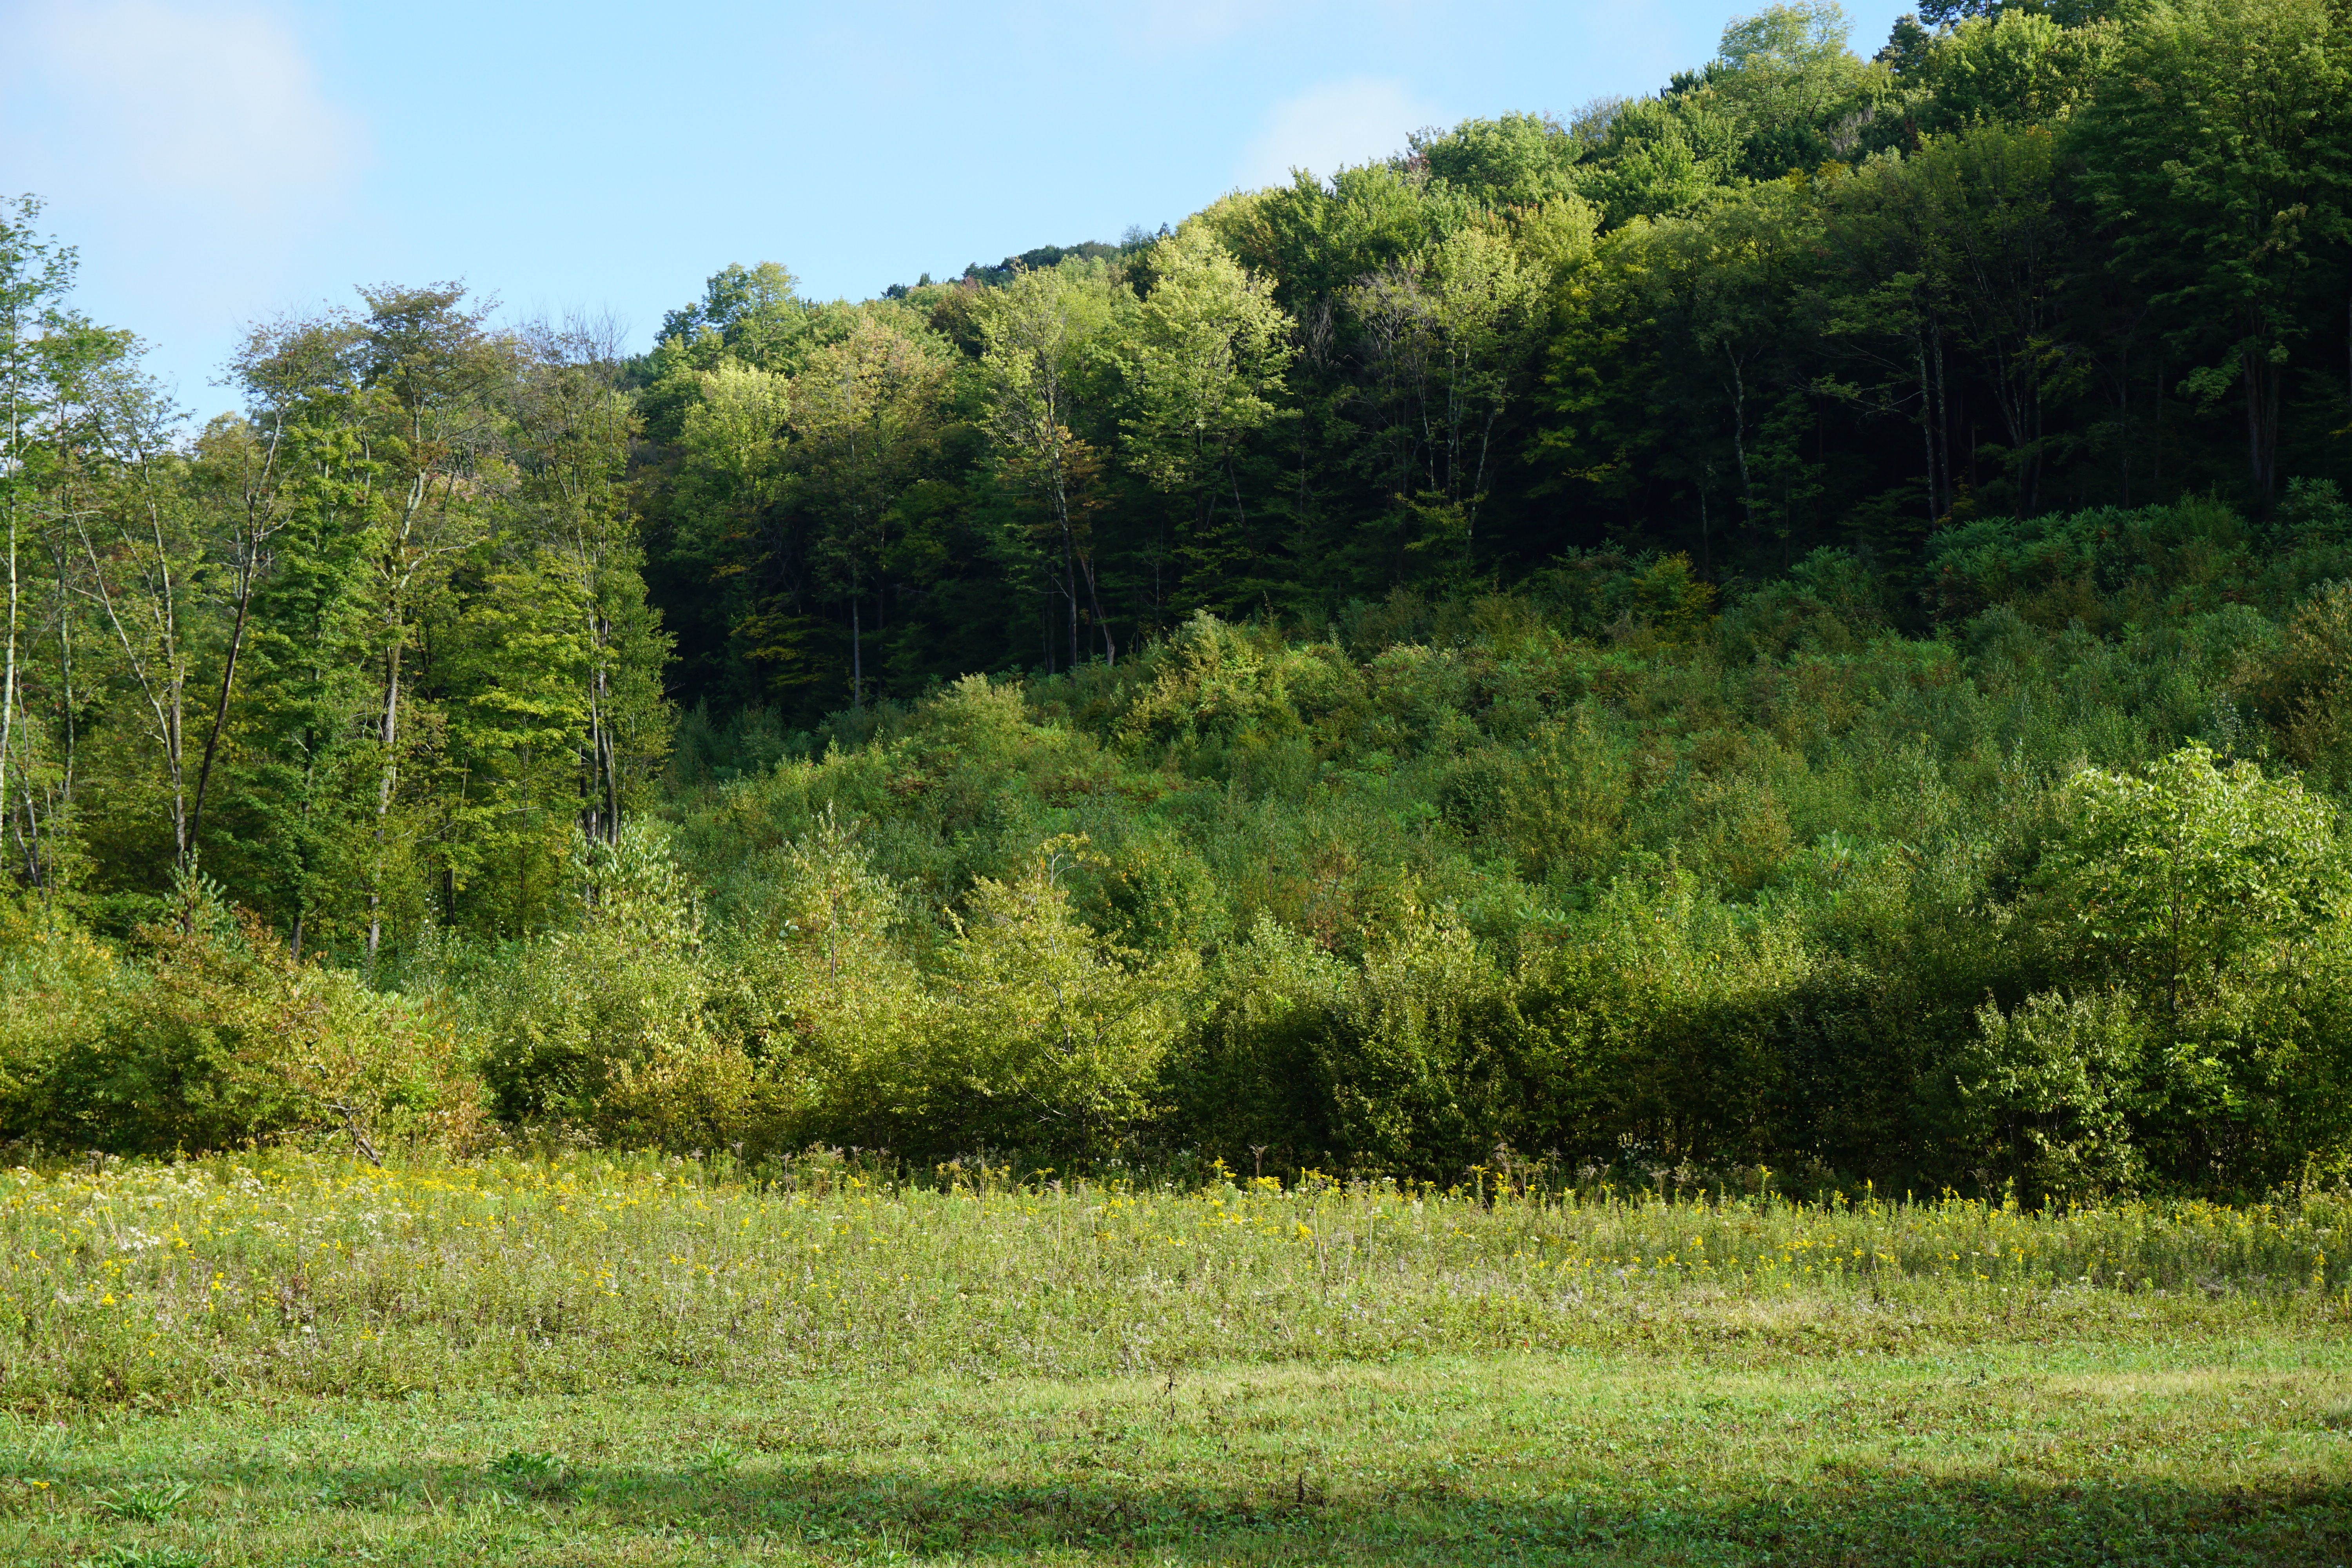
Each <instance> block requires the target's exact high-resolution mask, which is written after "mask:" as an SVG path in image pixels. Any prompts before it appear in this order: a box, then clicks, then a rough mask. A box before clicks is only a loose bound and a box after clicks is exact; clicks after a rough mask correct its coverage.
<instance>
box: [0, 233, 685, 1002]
mask: <svg viewBox="0 0 2352 1568" xmlns="http://www.w3.org/2000/svg"><path fill="white" fill-rule="evenodd" d="M37 217H38V207H37V204H35V203H34V202H32V201H31V200H30V199H29V198H27V199H26V200H23V201H20V202H18V203H16V204H15V205H13V206H12V207H10V208H8V209H5V211H0V414H5V424H0V441H5V450H0V513H5V516H0V526H5V531H6V540H5V543H6V549H7V574H8V580H7V606H6V609H7V626H6V637H5V676H0V694H5V700H0V822H5V846H6V851H7V855H6V860H7V868H8V873H9V877H10V881H11V884H12V886H13V888H15V889H19V890H21V891H22V892H23V893H24V894H26V896H28V897H30V898H31V899H33V900H35V901H37V903H39V904H41V905H42V907H43V908H44V909H45V910H48V911H50V912H51V913H56V912H58V911H70V912H72V913H74V914H75V915H78V916H79V917H80V918H82V919H85V920H88V921H92V922H94V923H95V924H96V925H97V926H98V927H99V928H100V929H104V930H111V931H117V932H121V931H127V930H128V929H129V928H130V927H131V926H132V925H134V924H136V923H137V922H138V921H141V920H142V919H145V918H149V917H151V916H152V914H153V913H154V912H155V910H157V909H158V908H160V907H161V903H162V900H163V897H164V895H165V893H166V892H167V890H168V889H170V888H171V887H172V886H173V880H174V878H175V877H176V878H180V879H185V878H188V877H194V876H202V877H205V878H207V879H213V880H215V881H217V882H218V883H220V884H221V885H222V886H224V887H226V888H228V889H232V890H233V893H234V897H235V899H236V901H237V902H238V903H239V904H241V905H243V906H245V907H247V908H249V909H251V910H254V911H255V912H256V913H257V914H258V915H259V916H261V917H262V918H263V919H264V920H265V921H268V923H269V925H270V926H271V927H273V928H274V929H276V930H278V931H281V932H283V933H285V934H286V936H287V939H288V941H289V944H290V946H291V949H292V951H293V952H295V953H297V954H298V955H299V953H300V952H304V951H305V950H306V949H307V950H311V951H318V950H320V949H324V950H329V951H331V952H336V953H338V954H340V955H341V956H342V957H343V958H345V959H346V960H347V961H350V962H353V963H360V964H362V965H363V966H366V967H370V968H373V965H374V963H375V962H376V959H377V957H378V952H379V949H380V948H381V947H382V945H383V942H384V941H385V939H386V935H387V933H398V934H399V935H401V936H402V937H404V938H407V937H413V936H414V935H415V933H416V932H417V931H421V930H423V929H425V928H426V927H427V926H433V927H446V928H454V929H459V930H465V931H477V932H480V933H484V934H503V935H509V936H512V935H520V934H521V933H523V932H525V931H532V930H535V929H538V928H539V927H541V926H542V925H544V924H545V923H547V921H549V920H551V919H552V918H555V916H556V914H557V912H558V910H560V908H561V906H562V900H563V897H564V889H563V885H562V884H563V881H564V877H565V870H564V868H565V866H566V864H567V863H568V861H569V859H570V858H571V855H572V838H573V836H574V835H575V833H577V834H584V835H585V836H586V837H587V838H588V839H590V840H591V841H600V842H601V841H607V840H609V839H610V838H611V837H613V835H614V833H615V832H616V831H617V826H618V824H619V822H620V820H621V816H622V814H623V813H624V812H625V810H628V809H631V808H633V807H634V806H635V805H640V804H642V803H643V801H644V800H645V798H646V791H647V789H648V787H649V785H650V784H651V782H652V779H653V777H654V774H655V772H656V770H657V769H658V767H659V765H660V763H661V762H662V759H663V758H664V757H665V756H666V755H667V745H668V736H669V731H670V723H671V720H670V707H669V703H668V700H667V695H666V693H665V691H664V689H663V679H664V675H663V671H664V668H665V666H666V664H667V659H668V657H669V640H668V637H667V634H665V633H664V632H663V631H662V630H661V629H660V626H659V618H658V616H657V614H656V612H655V611H654V610H653V609H652V607H651V606H650V605H648V604H647V603H646V595H645V586H644V579H643V576H642V574H641V568H642V563H643V561H644V549H643V545H642V542H641V539H640V530H639V524H638V520H637V518H636V515H635V512H634V511H633V510H631V508H630V506H629V504H628V500H627V492H626V478H627V465H628V459H629V453H630V447H631V443H632V441H633V440H634V439H635V436H636V432H637V429H638V425H639V416H638V413H637V410H636V405H635V401H634V399H633V398H632V397H631V395H629V394H628V393H627V392H626V391H625V390H624V389H623V387H622V386H621V384H620V376H621V367H620V363H619V361H618V358H617V355H616V354H615V353H614V348H613V345H612V344H611V343H610V342H606V341H603V340H601V339H600V338H599V336H598V329H596V328H595V327H594V326H593V323H576V322H575V323H572V324H570V325H548V324H541V325H538V326H533V327H530V328H527V329H524V330H522V331H494V330H493V329H492V328H491V326H490V325H489V322H488V310H486V309H484V308H483V307H481V306H480V305H478V304H476V303H472V302H469V301H468V300H467V298H466V296H465V292H464V290H463V289H460V288H458V287H457V286H456V285H454V284H452V285H444V286H436V287H431V288H423V289H404V288H391V287H387V288H383V289H363V290H362V294H361V308H360V309H358V310H350V311H344V310H329V311H324V312H321V313H320V314H318V315H315V316H312V317H309V318H300V319H288V320H283V321H270V322H267V323H264V324H261V325H258V326H257V327H255V328H254V329H253V330H252V331H251V333H250V335H249V336H248V337H247V341H246V342H245V343H244V345H243V347H242V349H241V350H240V352H239V353H238V354H237V356H236V359H235V361H234V362H233V363H231V364H230V365H229V366H228V367H227V374H228V377H229V379H230V381H231V383H232V384H233V385H234V386H235V387H236V390H237V391H238V392H239V393H240V394H242V395H243V397H244V400H245V402H246V407H245V409H244V411H243V412H241V413H236V414H230V415H224V416H221V417H218V418H216V419H214V420H212V421H210V422H209V423H207V424H205V426H203V427H202V428H201V429H197V430H193V431H192V430H190V429H189V428H188V426H187V422H186V419H185V416H184V411H183V410H181V409H179V408H176V407H174V406H173V405H172V404H171V402H170V401H169V400H168V399H167V398H166V397H165V396H164V395H163V394H162V393H161V392H160V391H159V390H158V389H157V387H156V386H155V385H154V384H153V383H152V379H151V378H149V377H148V376H147V375H146V374H144V373H143V372H142V369H141V366H140V353H141V351H140V345H139V343H138V342H137V340H136V339H135V338H133V337H132V336H131V334H130V333H128V332H124V331H117V330H113V329H109V328H103V327H99V326H96V325H94V324H92V323H91V322H89V321H87V320H86V319H84V318H82V317H81V316H79V315H78V314H76V313H74V312H73V311H71V310H69V309H68V305H67V298H66V297H67V294H68V289H69V288H70V285H71V280H72V270H73V263H74V258H73V254H72V253H71V252H70V251H69V250H65V249H61V248H59V247H56V246H55V245H54V244H53V243H52V242H49V241H47V240H46V239H45V238H43V237H41V236H40V235H39V233H38V231H37Z"/></svg>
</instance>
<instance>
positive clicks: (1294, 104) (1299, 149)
mask: <svg viewBox="0 0 2352 1568" xmlns="http://www.w3.org/2000/svg"><path fill="white" fill-rule="evenodd" d="M1443 121H1444V111H1443V110H1440V109H1439V108H1438V107H1437V106H1436V105H1434V104H1433V103H1431V102H1430V101H1429V100H1426V99H1423V98H1419V97H1416V96H1415V95H1414V93H1413V91H1412V89H1411V88H1410V87H1408V86H1406V84H1405V83H1403V82H1402V81H1400V80H1396V79H1392V78H1385V77H1354V78H1350V79H1348V80H1345V81H1333V82H1325V83H1323V84H1322V85H1320V86H1318V87H1311V88H1308V89H1307V90H1306V91H1305V92H1302V93H1299V94H1297V95H1296V96H1295V97H1291V98H1286V99H1285V100H1282V101H1281V102H1280V103H1277V104H1276V105H1275V106H1274V108H1273V109H1272V110H1268V111H1267V113H1266V116H1265V120H1264V121H1262V122H1261V124H1260V127H1259V130H1258V133H1257V135H1256V137H1255V139H1254V140H1252V141H1251V142H1250V144H1249V146H1248V147H1247V149H1245V150H1244V153H1242V157H1241V161H1240V163H1238V164H1237V165H1236V166H1235V169H1234V176H1235V178H1236V179H1237V180H1239V181H1240V183H1241V184H1243V185H1244V186H1250V187H1255V186H1259V185H1271V184H1280V183H1283V182H1285V181H1286V180H1288V179H1289V178H1290V171H1291V170H1293V169H1311V170H1313V171H1314V172H1315V173H1316V174H1319V175H1323V176H1325V177H1327V178H1328V176H1329V175H1331V174H1334V173H1336V172H1337V171H1338V170H1339V168H1340V167H1342V166H1343V165H1346V164H1350V163H1369V162H1370V161H1372V160H1373V159H1376V158H1385V157H1387V156H1388V155H1389V154H1390V153H1400V152H1402V151H1403V150H1404V143H1405V138H1406V137H1407V136H1409V135H1411V134H1412V132H1415V131H1418V130H1420V129H1421V128H1422V127H1423V126H1425V125H1436V124H1440V123H1442V122H1443Z"/></svg>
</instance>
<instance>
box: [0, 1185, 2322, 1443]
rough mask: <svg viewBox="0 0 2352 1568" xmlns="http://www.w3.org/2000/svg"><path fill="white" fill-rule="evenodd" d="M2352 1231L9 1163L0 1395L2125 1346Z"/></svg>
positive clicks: (2170, 1213) (2089, 1219)
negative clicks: (1448, 1357) (2108, 1342)
mask: <svg viewBox="0 0 2352 1568" xmlns="http://www.w3.org/2000/svg"><path fill="white" fill-rule="evenodd" d="M1498 1188H1499V1190H1498ZM2347 1218H2352V1204H2347V1202H2346V1201H2345V1200H2344V1199H2342V1198H2340V1197H2332V1196H2331V1197H2313V1198H2309V1199H2305V1200H2298V1201H2294V1202H2289V1203H2284V1204H2273V1205H2258V1206H2252V1207H2242V1208H2231V1207H2224V1206H2218V1205H2210V1204H2204V1203H2133V1204H2124V1205H2115V1206H2108V1207H2075V1208H2069V1209H2063V1210H2059V1209H2049V1210H2043V1211H2039V1212H2037V1211H2033V1210H2026V1209H2020V1208H2019V1207H2017V1206H2016V1205H2004V1204H1988V1203H1982V1202H1978V1201H1974V1200H1966V1199H1959V1198H1954V1197H1948V1196H1947V1197H1941V1198H1934V1199H1929V1200H1926V1201H1914V1200H1911V1199H1907V1198H1906V1199H1904V1200H1900V1201H1890V1200H1885V1199H1880V1198H1876V1197H1872V1198H1868V1199H1866V1200H1865V1201H1863V1202H1859V1203H1846V1202H1844V1201H1842V1200H1832V1202H1830V1203H1829V1204H1827V1205H1813V1204H1806V1203H1801V1202H1791V1201H1789V1200H1786V1199H1783V1198H1780V1197H1776V1196H1769V1195H1766V1196H1759V1195H1738V1194H1721V1193H1707V1194H1698V1195H1695V1196H1686V1197H1676V1196H1673V1195H1661V1194H1658V1193H1655V1192H1647V1193H1639V1194H1629V1193H1623V1192H1619V1191H1615V1190H1612V1189H1610V1188H1607V1187H1597V1188H1593V1189H1590V1190H1583V1191H1564V1192H1556V1193H1545V1192H1541V1191H1533V1192H1529V1191H1518V1190H1514V1189H1512V1188H1511V1187H1510V1186H1508V1185H1507V1184H1499V1183H1493V1182H1491V1181H1490V1178H1488V1177H1487V1176H1486V1175H1483V1174H1482V1175H1481V1177H1480V1178H1479V1180H1478V1182H1477V1183H1476V1184H1474V1185H1473V1186H1471V1187H1467V1188H1457V1189H1454V1190H1450V1191H1438V1190H1434V1189H1432V1188H1428V1187H1416V1186H1411V1185H1398V1184H1393V1183H1385V1182H1383V1183H1370V1184H1367V1183H1341V1182H1337V1181H1332V1180H1328V1179H1323V1178H1319V1177H1310V1178H1308V1179H1307V1180H1305V1181H1302V1182H1297V1183H1294V1184H1290V1185H1287V1186H1286V1185H1284V1184H1280V1183H1277V1182H1276V1181H1274V1180H1273V1179H1272V1178H1265V1179H1264V1180H1249V1179H1235V1180H1223V1179H1221V1180H1215V1181H1213V1182H1211V1183H1209V1184H1204V1185H1201V1186H1197V1187H1193V1188H1189V1189H1181V1190H1180V1189H1178V1188H1176V1187H1174V1186H1158V1187H1153V1186H1148V1185H1143V1184H1129V1183H1111V1184H1093V1183H1087V1182H1077V1181H1068V1182H1066V1181H1063V1180H1060V1179H1057V1178H1056V1177H1055V1174H1054V1173H1050V1172H1038V1173H1030V1174H1029V1175H1028V1176H1027V1178H1026V1179H1022V1180H1016V1179H1014V1173H1013V1172H1011V1171H1009V1170H1006V1169H1003V1168H992V1167H986V1166H975V1167H968V1168H967V1167H958V1166H950V1167H944V1168H941V1169H940V1170H939V1171H936V1172H933V1173H925V1176H924V1178H923V1179H922V1180H920V1181H910V1180H907V1179H905V1178H904V1176H903V1175H902V1174H895V1173H888V1172H886V1171H884V1170H882V1169H881V1168H879V1167H878V1166H869V1167H866V1168H863V1169H861V1168H858V1167H856V1166H855V1165H852V1164H848V1163H842V1162H839V1161H835V1160H812V1161H803V1162H798V1163H793V1164H790V1165H787V1166H783V1167H775V1168H771V1169H770V1170H769V1171H768V1172H767V1173H765V1174H764V1175H763V1177H762V1178H761V1179H752V1178H751V1177H748V1176H746V1175H744V1174H742V1173H738V1172H735V1171H733V1170H731V1169H730V1168H729V1167H728V1166H727V1165H726V1163H724V1162H723V1161H722V1162H720V1163H716V1164H707V1163H695V1162H686V1161H679V1160H677V1159H674V1158H670V1159H666V1158H660V1157H656V1156H640V1157H635V1158H630V1157H620V1156H608V1155H578V1156H572V1157H565V1158H555V1159H549V1160H540V1161H523V1160H516V1161H509V1162H499V1163H473V1164H442V1165H418V1166H415V1167H411V1168H399V1167H394V1168H388V1169H376V1168H373V1167H370V1166H365V1165H357V1164H349V1163H339V1162H336V1161H332V1160H326V1159H320V1158H317V1157H314V1156H308V1155H300V1154H296V1153H292V1152H265V1153H259V1154H253V1155H247V1156H244V1157H221V1158H213V1159H206V1160H201V1161H189V1162H185V1163H176V1164H129V1165H117V1166H111V1167H108V1168H105V1169H103V1170H100V1171H96V1172H93V1171H91V1170H89V1168H87V1167H83V1168H80V1169H76V1170H68V1171H60V1172H55V1173H36V1172H33V1171H29V1170H23V1169H19V1170H17V1171H16V1172H14V1173H10V1174H8V1175H6V1176H5V1177H0V1400H5V1403H6V1404H7V1405H10V1406H12V1407H15V1408H18V1409H26V1408H40V1407H46V1406H49V1405H63V1404H87V1403H106V1402H131V1403H134V1404H149V1403H160V1404H171V1403H175V1402H178V1401H181V1400H184V1399H188V1398H193V1397H197V1396H218V1395H220V1394H231V1395H235V1394H263V1393H267V1392H269V1391H304V1392H320V1393H329V1392H333V1393H361V1394H384V1395H398V1394H403V1393H405V1392H407V1391H411V1390H420V1389H429V1390H446V1389H451V1388H461V1387H496V1388H504V1389H510V1390H524V1391H530V1390H542V1391H563V1390H573V1391H576V1390H585V1389H589V1388H593V1387H614V1386H627V1385H633V1384H650V1383H679V1382H691V1381H698V1380H718V1381H723V1382H725V1383H728V1384H755V1383H759V1382H761V1381H766V1380H774V1379H780V1378H797V1377H807V1376H819V1375H827V1374H836V1373H913V1372H950V1373H953V1372H971V1373H989V1374H993V1373H1022V1372H1034V1373H1086V1372H1091V1371H1108V1370H1121V1369H1126V1370H1135V1369H1142V1368H1150V1369H1158V1368H1162V1367H1171V1368H1172V1367H1175V1366H1178V1365H1187V1364H1194V1363H1203V1362H1209V1361H1286V1360H1306V1361H1333V1360H1362V1359H1384V1358H1387V1357H1391V1356H1394V1355H1398V1354H1407V1353H1416V1352H1431V1351H1466V1350H1475V1349H1481V1348H1493V1347H1501V1346H1510V1347H1519V1346H1531V1347H1544V1346H1550V1347H1559V1348H1568V1347H1576V1346H1585V1347H1592V1348H1602V1347H1621V1348H1639V1347H1642V1346H1645V1345H1648V1346H1655V1347H1657V1348H1659V1349H1662V1350H1682V1351H1692V1352H1705V1353H1709V1354H1727V1355H1738V1354H1739V1353H1741V1352H1743V1350H1748V1351H1753V1352H1756V1353H1759V1354H1766V1353H1776V1352H1780V1351H1783V1350H1785V1349H1787V1348H1788V1347H1790V1346H1791V1345H1810V1346H1814V1347H1818V1348H1823V1349H1828V1348H1835V1347H1839V1346H1847V1347H1852V1348H1857V1349H1863V1348H1874V1347H1875V1348H1890V1349H1902V1348H1906V1347H1916V1346H1920V1345H1923V1344H1928V1343H1933V1342H1938V1341H1944V1340H1975V1339H1983V1338H1987V1337H1995V1338H2000V1337H2007V1338H2016V1337H2019V1336H2025V1337H2034V1336H2043V1335H2053V1334H2061V1335H2063V1334H2066V1333H2070V1332H2074V1331H2081V1332H2085V1333H2088V1332H2096V1333H2099V1334H2102V1335H2114V1334H2116V1333H2122V1334H2124V1335H2125V1336H2126V1337H2130V1336H2131V1335H2132V1334H2134V1333H2136V1332H2141V1331H2147V1332H2163V1331H2168V1329H2169V1328H2178V1327H2189V1326H2192V1325H2194V1324H2200V1323H2201V1324H2211V1323H2215V1322H2220V1321H2229V1322H2241V1321H2242V1322H2243V1323H2245V1324H2248V1325H2251V1324H2252V1323H2255V1322H2258V1321H2272V1322H2276V1321H2313V1320H2315V1319H2320V1320H2328V1321H2336V1320H2352V1268H2347V1264H2346V1262H2345V1261H2344V1260H2343V1258H2342V1257H2341V1254H2342V1252H2343V1250H2344V1231H2345V1226H2346V1223H2347Z"/></svg>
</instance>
